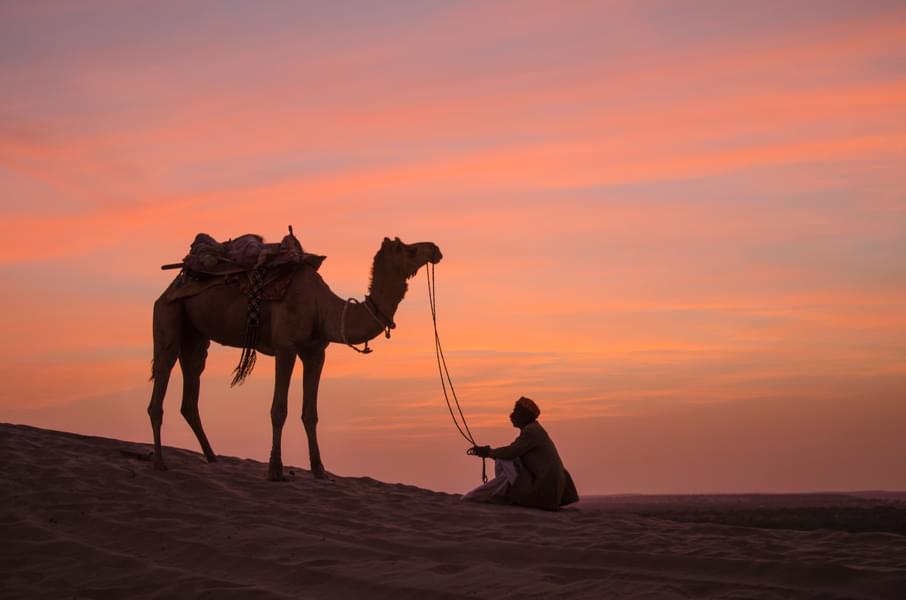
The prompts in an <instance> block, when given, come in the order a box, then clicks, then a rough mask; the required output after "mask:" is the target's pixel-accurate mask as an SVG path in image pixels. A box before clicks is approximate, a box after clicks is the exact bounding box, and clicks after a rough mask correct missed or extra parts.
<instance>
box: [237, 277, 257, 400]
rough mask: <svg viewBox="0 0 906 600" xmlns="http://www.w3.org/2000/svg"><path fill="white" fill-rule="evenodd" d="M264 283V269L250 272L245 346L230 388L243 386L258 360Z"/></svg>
mask: <svg viewBox="0 0 906 600" xmlns="http://www.w3.org/2000/svg"><path fill="white" fill-rule="evenodd" d="M263 283H264V269H263V268H257V269H254V270H252V271H249V291H248V297H249V304H248V327H247V328H246V331H245V346H244V347H243V348H242V356H240V357H239V364H238V365H236V368H235V369H234V370H233V382H232V383H231V384H230V387H235V386H237V385H242V383H244V382H245V378H246V377H248V376H249V375H251V374H252V369H254V368H255V361H256V360H257V359H258V353H257V352H256V351H255V347H256V346H257V345H258V323H259V320H260V311H261V287H262V284H263Z"/></svg>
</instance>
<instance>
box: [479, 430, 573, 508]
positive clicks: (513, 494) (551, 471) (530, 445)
mask: <svg viewBox="0 0 906 600" xmlns="http://www.w3.org/2000/svg"><path fill="white" fill-rule="evenodd" d="M490 456H491V458H502V459H507V460H512V459H514V458H519V459H520V461H521V462H522V467H523V469H522V471H520V473H519V476H518V477H517V478H516V482H515V483H514V484H513V486H512V487H511V488H510V491H509V494H508V499H509V500H510V501H511V502H513V503H515V504H520V505H522V506H532V507H536V508H544V509H547V510H556V509H558V508H560V507H561V506H565V505H567V504H571V503H573V502H576V501H578V500H579V494H578V493H577V492H576V486H575V485H574V484H573V479H572V477H570V475H569V472H568V471H567V470H566V469H565V468H563V461H562V460H560V454H559V453H558V452H557V447H556V446H554V442H553V440H551V438H550V436H549V435H547V432H546V431H545V430H544V428H543V427H542V426H541V424H540V423H538V422H537V421H535V422H534V423H529V424H528V425H526V426H525V427H523V428H522V431H521V433H520V434H519V437H517V438H516V441H514V442H513V443H512V444H510V445H509V446H504V447H502V448H492V449H491V454H490Z"/></svg>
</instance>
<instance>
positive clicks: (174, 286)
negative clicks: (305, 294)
mask: <svg viewBox="0 0 906 600" xmlns="http://www.w3.org/2000/svg"><path fill="white" fill-rule="evenodd" d="M298 270H299V268H298V267H295V268H290V269H278V270H276V271H273V272H271V273H268V274H267V275H265V277H264V287H263V289H262V291H261V299H262V300H270V301H278V300H282V299H283V297H284V296H285V295H286V290H288V289H289V286H290V284H291V283H292V282H293V275H295V274H296V271H298ZM237 283H238V284H239V289H240V290H241V291H242V293H243V294H247V293H248V287H249V280H248V277H247V276H246V275H245V274H240V275H237V274H230V275H224V276H215V277H211V278H210V279H195V278H193V277H189V276H187V275H186V274H184V273H180V274H179V275H178V276H177V277H176V279H174V280H173V283H171V284H170V287H168V288H167V291H166V292H164V300H165V301H166V302H173V301H174V300H181V299H183V298H190V297H192V296H196V295H198V294H200V293H202V292H204V291H207V290H209V289H211V288H214V287H217V286H220V285H236V284H237Z"/></svg>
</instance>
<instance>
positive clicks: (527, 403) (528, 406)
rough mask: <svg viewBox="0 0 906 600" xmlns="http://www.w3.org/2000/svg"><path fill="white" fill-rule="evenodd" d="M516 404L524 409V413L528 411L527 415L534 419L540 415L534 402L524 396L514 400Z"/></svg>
mask: <svg viewBox="0 0 906 600" xmlns="http://www.w3.org/2000/svg"><path fill="white" fill-rule="evenodd" d="M516 404H517V405H518V406H521V407H522V408H524V409H525V410H526V411H528V413H529V414H531V415H532V416H533V417H535V418H536V419H537V418H538V415H540V414H541V409H540V408H538V405H537V404H535V401H534V400H532V399H531V398H526V397H525V396H522V397H521V398H519V400H516Z"/></svg>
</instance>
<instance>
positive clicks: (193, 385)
mask: <svg viewBox="0 0 906 600" xmlns="http://www.w3.org/2000/svg"><path fill="white" fill-rule="evenodd" d="M210 345H211V342H210V340H207V339H205V338H204V337H202V336H201V334H199V333H198V332H187V331H184V335H183V338H182V343H181V344H180V348H179V367H180V369H182V382H183V383H182V406H181V408H180V412H181V413H182V416H183V417H185V419H186V422H187V423H188V424H189V427H191V428H192V431H193V432H194V433H195V437H196V438H198V443H199V444H200V445H201V451H202V452H204V457H205V458H206V459H208V462H216V461H217V455H216V454H214V451H213V450H211V444H210V443H209V442H208V437H207V436H206V435H205V433H204V429H203V428H202V426H201V415H199V414H198V395H199V392H200V391H201V373H202V371H204V365H205V361H206V360H207V358H208V347H209V346H210Z"/></svg>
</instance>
